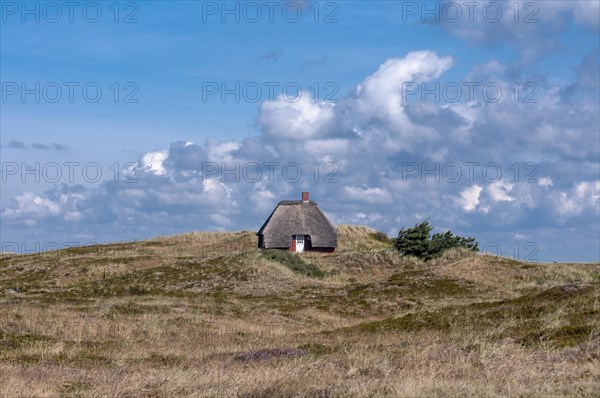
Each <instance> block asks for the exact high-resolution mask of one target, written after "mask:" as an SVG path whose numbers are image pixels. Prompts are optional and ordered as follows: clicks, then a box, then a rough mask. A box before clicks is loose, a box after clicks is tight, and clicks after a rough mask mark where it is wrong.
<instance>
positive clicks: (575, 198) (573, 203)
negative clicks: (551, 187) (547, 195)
mask: <svg viewBox="0 0 600 398" xmlns="http://www.w3.org/2000/svg"><path fill="white" fill-rule="evenodd" d="M556 209H557V211H558V214H559V215H560V216H561V217H566V216H576V215H579V214H581V213H582V212H583V211H585V210H591V211H592V212H593V213H595V214H596V215H597V214H598V213H599V211H600V181H594V182H589V181H581V182H579V183H577V184H575V186H574V187H573V188H572V189H570V190H568V191H561V192H560V193H559V195H558V200H557V201H556Z"/></svg>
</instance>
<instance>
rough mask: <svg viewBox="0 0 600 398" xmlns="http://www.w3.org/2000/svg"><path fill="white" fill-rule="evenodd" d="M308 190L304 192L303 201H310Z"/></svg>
mask: <svg viewBox="0 0 600 398" xmlns="http://www.w3.org/2000/svg"><path fill="white" fill-rule="evenodd" d="M308 195H309V194H308V192H302V201H303V202H308V200H309V199H308Z"/></svg>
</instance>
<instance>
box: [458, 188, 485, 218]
mask: <svg viewBox="0 0 600 398" xmlns="http://www.w3.org/2000/svg"><path fill="white" fill-rule="evenodd" d="M481 191H483V187H481V186H479V185H473V186H471V187H469V188H465V189H464V190H463V191H462V192H460V197H459V198H458V199H457V200H456V202H457V203H458V204H459V205H460V207H462V209H463V210H464V211H466V212H469V211H473V210H475V209H476V208H477V205H479V195H480V194H481Z"/></svg>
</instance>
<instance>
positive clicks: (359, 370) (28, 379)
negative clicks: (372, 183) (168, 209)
mask: <svg viewBox="0 0 600 398" xmlns="http://www.w3.org/2000/svg"><path fill="white" fill-rule="evenodd" d="M373 232H374V231H372V230H369V229H368V228H365V227H357V226H340V227H339V234H340V242H341V243H340V247H339V250H337V251H336V253H334V254H318V255H317V254H311V255H308V254H305V255H303V256H302V257H301V258H298V256H297V255H295V254H293V255H283V254H281V253H272V252H267V251H260V250H258V249H256V248H255V245H256V237H255V236H254V234H253V233H252V232H239V233H194V234H188V235H181V236H175V237H164V238H156V239H153V240H149V241H144V242H132V243H116V244H109V245H100V246H90V247H82V248H72V249H66V250H60V251H55V252H49V253H40V254H30V255H8V254H5V255H2V256H0V396H3V397H19V396H21V397H32V396H35V397H58V396H65V397H174V396H177V397H179V396H185V397H187V396H193V397H196V396H197V397H228V396H229V397H238V396H239V397H280V396H281V397H288V396H289V397H292V396H302V397H304V396H306V397H337V396H340V397H348V396H349V397H352V396H356V397H367V396H368V397H375V396H411V397H412V396H440V397H442V396H443V397H446V396H549V395H551V396H590V397H591V396H599V395H600V264H539V263H524V262H518V261H513V260H510V259H506V258H498V257H493V256H487V255H478V254H474V253H468V252H464V251H452V252H450V253H446V254H445V255H444V256H443V257H442V258H440V259H437V260H435V261H432V262H429V263H423V262H420V261H418V260H416V259H414V258H406V257H403V256H401V255H399V254H398V253H397V252H395V251H394V250H393V249H392V248H390V247H389V244H388V243H386V242H382V241H379V240H377V239H376V236H375V235H374V234H373Z"/></svg>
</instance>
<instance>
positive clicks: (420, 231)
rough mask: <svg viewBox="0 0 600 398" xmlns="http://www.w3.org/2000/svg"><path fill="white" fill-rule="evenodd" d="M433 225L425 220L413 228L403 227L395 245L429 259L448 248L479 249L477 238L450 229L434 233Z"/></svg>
mask: <svg viewBox="0 0 600 398" xmlns="http://www.w3.org/2000/svg"><path fill="white" fill-rule="evenodd" d="M432 229H433V227H431V226H430V225H429V221H427V220H425V221H423V222H422V223H420V224H417V225H415V226H414V227H413V228H402V229H401V230H400V232H398V238H396V240H395V242H394V246H395V247H396V249H398V250H399V251H400V252H402V253H403V254H406V255H408V256H415V257H418V258H420V259H421V260H424V261H427V260H431V259H433V258H437V257H439V256H441V255H442V253H443V252H445V251H446V250H448V249H452V248H454V247H462V248H465V249H469V250H473V251H476V252H477V251H479V244H478V243H477V242H476V241H475V238H470V237H469V238H464V237H462V236H457V235H454V234H453V233H452V232H450V231H448V232H446V233H443V234H438V233H436V234H433V236H431V230H432Z"/></svg>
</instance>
